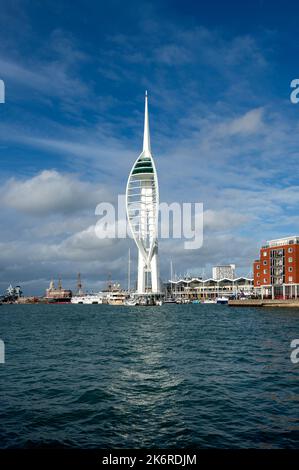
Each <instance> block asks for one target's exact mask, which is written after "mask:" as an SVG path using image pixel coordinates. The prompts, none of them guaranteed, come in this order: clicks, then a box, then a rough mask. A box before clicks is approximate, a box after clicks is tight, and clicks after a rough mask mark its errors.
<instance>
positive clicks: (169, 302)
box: [164, 297, 176, 304]
mask: <svg viewBox="0 0 299 470" xmlns="http://www.w3.org/2000/svg"><path fill="white" fill-rule="evenodd" d="M164 303H165V304H176V300H175V298H174V297H166V299H165V300H164Z"/></svg>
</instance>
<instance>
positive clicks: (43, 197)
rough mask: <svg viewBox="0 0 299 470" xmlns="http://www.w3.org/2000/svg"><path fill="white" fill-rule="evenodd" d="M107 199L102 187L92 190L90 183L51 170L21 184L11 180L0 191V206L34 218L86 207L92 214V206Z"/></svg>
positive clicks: (70, 211)
mask: <svg viewBox="0 0 299 470" xmlns="http://www.w3.org/2000/svg"><path fill="white" fill-rule="evenodd" d="M108 196H109V193H108V191H107V190H106V189H105V187H104V186H103V185H102V189H98V190H96V189H95V188H94V186H93V185H92V184H90V183H86V182H82V181H79V180H78V179H77V178H76V177H75V176H73V175H67V174H61V173H59V172H57V171H55V170H44V171H42V172H41V173H39V174H38V175H36V176H33V177H32V178H29V179H27V180H24V181H22V180H21V181H20V180H17V179H11V180H10V181H9V182H8V183H7V184H6V185H5V186H4V188H3V190H2V201H3V203H4V205H6V206H8V207H11V208H14V209H16V210H18V211H20V212H23V213H27V214H31V215H36V216H42V215H49V214H51V213H56V214H59V213H62V214H67V213H74V212H77V211H80V210H81V211H82V210H83V209H86V208H88V209H90V210H92V211H93V210H94V208H95V204H97V203H99V202H101V201H103V200H104V201H106V200H107V198H108Z"/></svg>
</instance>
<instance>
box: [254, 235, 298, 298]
mask: <svg viewBox="0 0 299 470" xmlns="http://www.w3.org/2000/svg"><path fill="white" fill-rule="evenodd" d="M253 276H254V288H255V291H256V293H257V295H259V296H261V297H262V298H273V299H274V298H283V299H292V298H297V297H299V287H298V286H299V237H298V236H291V237H285V238H279V239H276V240H270V241H268V242H267V243H266V245H264V246H262V247H261V249H260V257H259V259H256V260H255V261H254V263H253Z"/></svg>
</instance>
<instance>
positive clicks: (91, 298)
mask: <svg viewBox="0 0 299 470" xmlns="http://www.w3.org/2000/svg"><path fill="white" fill-rule="evenodd" d="M104 298H105V296H104V294H103V293H102V292H98V293H97V294H82V295H74V296H73V297H72V298H71V303H72V304H86V305H96V304H102V303H103V300H104Z"/></svg>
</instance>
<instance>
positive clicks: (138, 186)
mask: <svg viewBox="0 0 299 470" xmlns="http://www.w3.org/2000/svg"><path fill="white" fill-rule="evenodd" d="M126 209H127V218H128V221H129V226H130V229H131V231H132V234H133V237H134V240H135V243H136V245H137V248H138V281H137V292H138V294H146V293H153V294H158V293H160V281H159V260H158V211H159V186H158V178H157V172H156V167H155V163H154V160H153V156H152V153H151V143H150V130H149V118H148V97H147V92H145V116H144V134H143V150H142V152H141V154H140V155H139V157H138V158H137V160H136V162H135V163H134V165H133V167H132V170H131V172H130V175H129V178H128V183H127V190H126Z"/></svg>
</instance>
